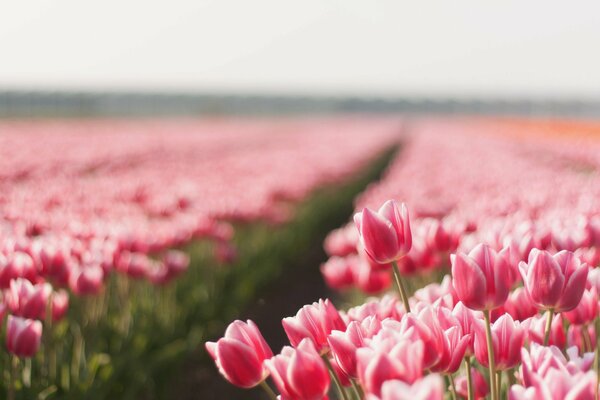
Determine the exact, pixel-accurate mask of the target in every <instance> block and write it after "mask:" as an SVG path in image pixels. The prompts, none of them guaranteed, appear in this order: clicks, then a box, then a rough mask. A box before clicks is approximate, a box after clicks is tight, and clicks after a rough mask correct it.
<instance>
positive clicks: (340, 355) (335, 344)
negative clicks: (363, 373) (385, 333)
mask: <svg viewBox="0 0 600 400" xmlns="http://www.w3.org/2000/svg"><path fill="white" fill-rule="evenodd" d="M380 329H381V322H380V321H379V320H378V319H377V318H375V317H367V318H366V319H364V320H363V321H362V322H360V323H359V322H357V321H351V322H350V323H349V324H348V326H347V327H346V331H345V332H342V331H333V332H331V334H330V335H329V337H328V338H327V342H328V343H329V347H330V349H331V353H332V354H333V356H334V358H335V360H336V363H337V365H338V366H339V367H340V369H341V370H342V371H343V372H344V373H345V374H346V375H348V376H349V377H350V378H356V377H357V376H358V375H357V372H356V350H357V349H359V348H361V347H364V346H365V339H369V338H371V337H372V336H373V335H375V334H376V333H377V332H379V330H380Z"/></svg>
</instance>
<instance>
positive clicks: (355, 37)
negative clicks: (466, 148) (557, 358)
mask: <svg viewBox="0 0 600 400" xmlns="http://www.w3.org/2000/svg"><path fill="white" fill-rule="evenodd" d="M0 89H26V90H39V89H48V90H54V89H63V90H64V89H67V90H107V91H111V90H135V91H175V92H180V91H184V92H216V93H262V94H311V95H359V96H377V97H380V96H416V97H436V96H443V97H456V98H469V97H483V98H485V97H510V98H514V97H527V98H532V97H533V98H556V99H565V98H568V99H587V98H594V99H597V98H600V2H597V1H588V2H579V1H574V2H565V1H538V0H531V1H523V0H519V1H515V0H505V1H491V0H490V1H481V0H478V1H474V0H473V1H467V0H455V1H429V0H425V1H421V0H418V1H404V0H395V1H387V0H369V1H357V0H296V1H291V0H237V1H234V0H215V1H212V0H210V1H209V0H168V1H165V0H160V1H152V0H103V1H91V0H90V1H83V0H24V1H14V0H0Z"/></svg>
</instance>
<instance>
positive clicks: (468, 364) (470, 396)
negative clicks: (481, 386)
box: [465, 356, 475, 400]
mask: <svg viewBox="0 0 600 400" xmlns="http://www.w3.org/2000/svg"><path fill="white" fill-rule="evenodd" d="M465 367H466V368H467V391H468V395H467V399H468V400H475V397H474V396H473V375H471V357H468V356H467V357H465Z"/></svg>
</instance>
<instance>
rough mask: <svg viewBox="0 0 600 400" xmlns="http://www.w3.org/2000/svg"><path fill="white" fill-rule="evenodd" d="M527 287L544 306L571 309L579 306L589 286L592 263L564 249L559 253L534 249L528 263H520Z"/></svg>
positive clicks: (557, 309)
mask: <svg viewBox="0 0 600 400" xmlns="http://www.w3.org/2000/svg"><path fill="white" fill-rule="evenodd" d="M519 269H520V270H521V275H522V276H523V282H524V283H525V289H526V290H527V293H528V294H529V297H530V298H531V300H532V301H533V303H534V304H535V305H536V306H537V307H538V308H540V309H541V310H552V311H553V312H563V311H570V310H572V309H574V308H575V307H577V304H579V301H580V300H581V296H582V295H583V290H584V289H585V285H586V280H587V274H588V267H587V265H586V264H582V263H581V262H580V261H579V259H578V258H577V257H575V255H574V254H573V253H572V252H570V251H566V250H563V251H561V252H559V253H556V254H555V255H551V254H550V253H549V252H547V251H542V250H537V249H533V250H532V251H531V253H530V254H529V260H528V263H527V264H526V263H525V262H521V263H520V264H519Z"/></svg>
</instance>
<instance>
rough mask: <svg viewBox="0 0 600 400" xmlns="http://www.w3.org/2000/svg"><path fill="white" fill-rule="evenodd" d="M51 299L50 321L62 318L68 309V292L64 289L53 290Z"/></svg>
mask: <svg viewBox="0 0 600 400" xmlns="http://www.w3.org/2000/svg"><path fill="white" fill-rule="evenodd" d="M51 299H52V300H51V301H52V321H54V322H57V321H60V320H61V319H63V318H64V316H65V315H66V314H67V311H68V310H69V294H68V293H67V291H66V290H62V289H61V290H59V291H57V292H54V293H53V294H52V297H51Z"/></svg>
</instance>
